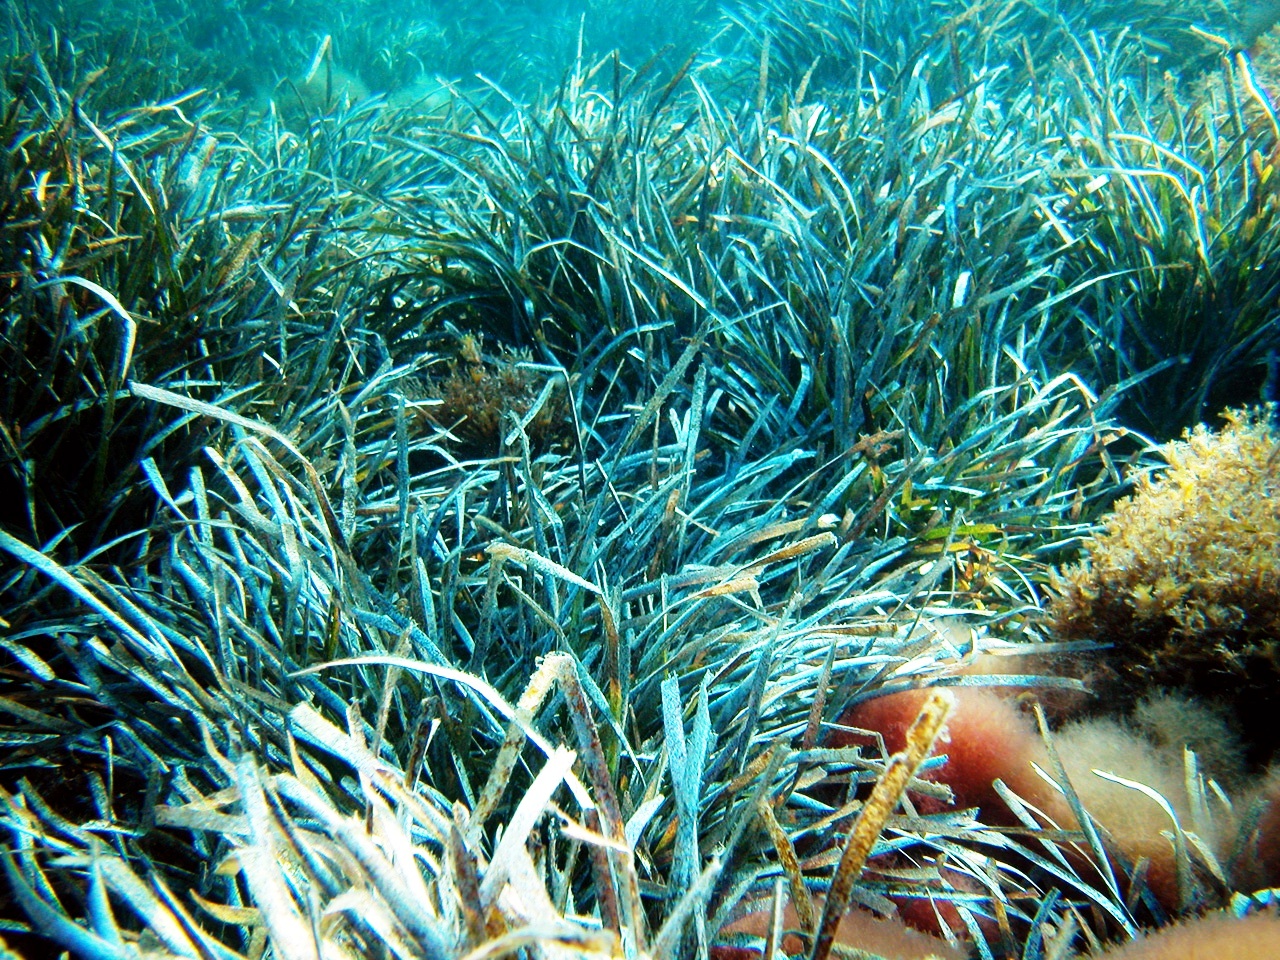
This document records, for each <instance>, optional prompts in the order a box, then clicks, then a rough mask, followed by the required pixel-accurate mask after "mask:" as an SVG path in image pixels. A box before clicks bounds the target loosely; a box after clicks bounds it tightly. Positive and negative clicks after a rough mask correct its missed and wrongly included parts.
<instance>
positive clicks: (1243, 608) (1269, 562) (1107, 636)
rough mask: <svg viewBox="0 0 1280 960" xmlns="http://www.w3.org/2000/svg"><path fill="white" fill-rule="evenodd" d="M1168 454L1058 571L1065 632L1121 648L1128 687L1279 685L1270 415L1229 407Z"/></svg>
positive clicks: (1206, 689) (1278, 542) (1278, 548)
mask: <svg viewBox="0 0 1280 960" xmlns="http://www.w3.org/2000/svg"><path fill="white" fill-rule="evenodd" d="M1225 416H1226V420H1227V424H1226V426H1225V427H1224V428H1223V430H1222V431H1221V432H1214V431H1212V430H1209V429H1208V428H1207V427H1204V426H1203V425H1201V426H1197V427H1196V428H1195V429H1194V430H1191V431H1189V432H1188V433H1187V434H1186V435H1185V439H1184V440H1181V441H1175V442H1172V443H1169V444H1166V445H1165V446H1164V448H1163V450H1162V452H1163V455H1164V457H1165V459H1166V460H1167V461H1168V463H1169V466H1168V468H1167V469H1165V470H1162V471H1160V472H1159V473H1158V475H1153V474H1143V475H1141V476H1139V478H1138V481H1137V490H1136V492H1135V493H1134V494H1133V495H1131V496H1129V497H1127V498H1125V499H1123V500H1121V501H1119V502H1118V503H1117V504H1116V506H1115V508H1114V509H1113V511H1112V512H1111V513H1110V514H1109V515H1108V516H1107V517H1106V518H1105V519H1104V521H1103V529H1102V531H1101V532H1100V533H1098V534H1097V535H1096V536H1095V537H1093V539H1092V541H1091V543H1090V544H1089V546H1088V558H1087V559H1086V560H1085V561H1084V562H1083V563H1081V564H1079V565H1076V566H1073V567H1069V568H1068V569H1066V570H1064V571H1063V572H1062V573H1061V574H1060V575H1059V576H1057V577H1056V578H1055V590H1056V594H1057V595H1056V597H1054V599H1053V601H1052V602H1051V604H1050V607H1049V617H1050V621H1049V623H1050V628H1051V630H1052V632H1053V633H1054V634H1055V635H1056V636H1057V637H1058V638H1060V639H1064V640H1077V639H1086V638H1088V639H1097V640H1105V641H1108V642H1110V643H1113V644H1115V653H1114V654H1113V659H1114V663H1113V666H1114V668H1115V669H1116V671H1117V672H1118V673H1119V674H1120V676H1121V679H1122V682H1124V683H1126V684H1127V685H1129V686H1131V687H1136V686H1139V685H1140V686H1148V685H1151V684H1157V685H1161V684H1164V685H1179V686H1182V685H1185V686H1189V687H1191V688H1193V689H1196V690H1198V691H1199V692H1201V693H1206V694H1215V693H1223V694H1233V695H1234V694H1240V693H1242V692H1243V693H1245V694H1248V693H1250V692H1252V693H1263V692H1267V691H1270V692H1272V693H1274V691H1275V690H1276V689H1277V688H1278V687H1280V661H1277V653H1278V650H1277V643H1278V639H1277V638H1280V457H1277V455H1276V451H1277V441H1278V437H1277V433H1276V431H1275V430H1274V429H1273V428H1272V427H1271V426H1270V424H1269V421H1268V416H1267V413H1266V411H1264V410H1254V411H1243V410H1230V411H1227V413H1226V414H1225Z"/></svg>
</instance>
